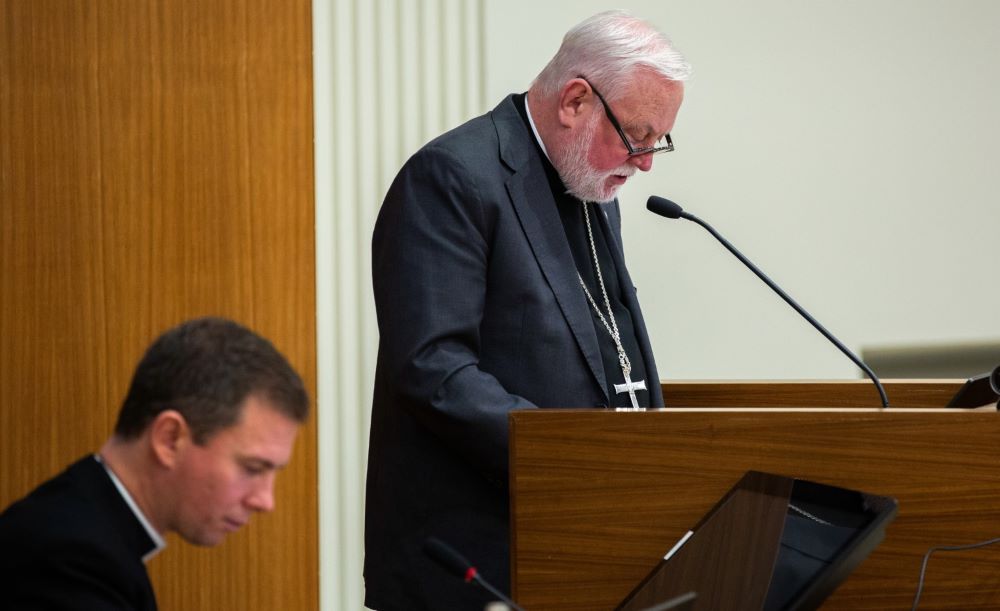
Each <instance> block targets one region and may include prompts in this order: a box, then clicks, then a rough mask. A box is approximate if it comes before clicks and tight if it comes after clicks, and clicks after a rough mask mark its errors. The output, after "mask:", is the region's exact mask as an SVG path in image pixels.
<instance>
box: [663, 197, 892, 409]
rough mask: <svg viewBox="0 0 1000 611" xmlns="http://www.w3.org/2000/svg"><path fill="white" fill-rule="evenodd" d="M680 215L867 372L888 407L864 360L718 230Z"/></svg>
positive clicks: (885, 398) (692, 216) (687, 216)
mask: <svg viewBox="0 0 1000 611" xmlns="http://www.w3.org/2000/svg"><path fill="white" fill-rule="evenodd" d="M681 216H682V217H684V218H686V219H687V220H689V221H693V222H695V223H698V224H699V225H701V226H702V227H704V228H705V229H706V230H707V231H708V232H709V233H711V234H712V235H713V236H715V239H716V240H718V241H719V242H720V243H721V244H722V245H723V246H725V247H726V248H727V249H728V250H729V252H731V253H733V254H734V255H735V256H736V258H737V259H739V260H740V261H742V262H743V264H744V265H746V266H747V267H749V268H750V270H751V271H752V272H753V273H755V274H757V277H758V278H760V279H761V280H763V281H764V282H765V283H766V284H767V286H769V287H771V290H773V291H774V292H775V293H777V294H778V295H779V296H780V297H781V298H782V299H784V300H785V302H786V303H788V305H790V306H792V307H793V308H795V311H796V312H798V313H799V314H801V315H802V317H803V318H805V319H806V320H808V321H809V323H810V324H811V325H812V326H813V327H816V330H817V331H819V332H820V333H822V334H823V335H824V336H825V337H826V338H827V339H828V340H830V341H831V342H833V345H835V346H836V347H837V348H839V349H840V351H841V352H843V353H844V354H845V355H846V356H847V358H849V359H851V360H852V361H854V364H855V365H857V366H858V367H860V368H861V369H862V371H864V372H865V373H866V374H868V377H869V378H870V379H871V381H872V382H874V383H875V388H877V389H878V394H879V397H880V398H881V399H882V407H889V398H888V397H887V396H886V394H885V389H884V388H882V383H881V382H879V379H878V378H877V377H876V376H875V372H873V371H872V370H871V369H870V368H869V367H868V365H866V364H865V363H864V361H862V360H861V359H859V358H858V357H857V356H855V354H854V353H853V352H851V351H850V350H849V349H848V348H847V346H845V345H844V344H842V343H841V342H840V340H839V339H837V338H836V337H834V336H833V334H832V333H830V332H829V331H827V330H826V328H825V327H824V326H823V325H821V324H820V323H819V321H818V320H816V319H815V318H813V317H812V316H811V315H810V314H809V313H808V312H806V311H805V310H804V309H802V306H800V305H799V304H798V303H796V302H795V300H794V299H792V298H791V297H790V296H789V295H788V294H787V293H785V291H783V290H781V287H779V286H778V285H777V284H775V283H774V282H772V281H771V279H770V278H768V277H767V275H766V274H764V272H762V271H761V270H760V269H758V268H757V266H756V265H754V264H753V263H752V262H751V261H750V259H747V258H746V257H744V256H743V253H741V252H740V251H739V250H737V249H736V247H735V246H733V245H732V244H730V243H729V240H727V239H726V238H724V237H722V236H721V235H720V234H719V232H717V231H716V230H715V229H713V228H712V226H711V225H709V224H708V223H706V222H705V221H703V220H701V219H700V218H698V217H696V216H695V215H693V214H689V213H687V212H681Z"/></svg>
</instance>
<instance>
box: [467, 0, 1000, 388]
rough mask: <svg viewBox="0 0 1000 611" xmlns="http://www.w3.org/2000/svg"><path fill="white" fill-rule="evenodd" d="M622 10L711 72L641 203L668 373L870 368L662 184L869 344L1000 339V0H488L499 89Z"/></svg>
mask: <svg viewBox="0 0 1000 611" xmlns="http://www.w3.org/2000/svg"><path fill="white" fill-rule="evenodd" d="M606 8H625V9H627V10H630V11H632V12H633V13H635V14H637V15H639V16H642V17H644V18H647V19H649V20H650V21H652V22H653V23H655V24H657V25H658V26H660V27H661V29H663V30H664V31H666V32H667V33H668V34H669V35H670V36H671V37H672V38H673V40H674V42H675V43H676V44H677V45H678V47H680V49H681V50H682V51H683V52H684V53H685V54H686V55H687V56H688V59H689V60H690V61H691V63H692V64H693V65H694V70H695V73H694V77H693V80H692V81H691V82H690V84H689V86H688V90H687V95H686V101H685V103H684V107H683V108H682V110H681V114H680V117H679V119H678V122H677V125H676V127H675V130H674V135H675V140H676V142H677V147H678V150H677V151H676V152H674V153H669V154H667V155H666V156H664V157H662V158H657V159H656V162H655V164H654V169H653V171H652V172H651V173H650V174H648V175H645V176H641V177H639V179H638V180H635V179H634V182H633V183H632V184H630V185H628V186H627V187H626V188H625V189H624V191H623V192H622V196H621V200H622V204H623V209H624V217H625V218H624V222H625V239H626V248H627V254H628V257H629V264H630V269H631V272H632V276H633V279H634V280H635V282H636V284H637V285H638V286H639V295H640V298H641V300H642V303H643V309H644V311H645V313H646V320H647V323H648V324H649V327H650V332H651V335H652V339H653V345H654V349H655V351H656V355H657V360H658V364H659V366H660V371H661V374H662V375H663V376H664V377H669V378H720V377H721V378H727V377H738V378H744V377H745V378H757V377H767V378H796V377H819V378H827V377H853V376H855V375H856V369H855V368H854V367H853V366H852V365H851V364H850V363H849V362H848V361H847V360H846V359H845V358H844V357H843V356H842V355H841V354H840V353H839V352H838V351H837V350H836V348H834V347H832V346H830V345H829V344H827V343H826V341H825V340H824V339H823V338H822V337H821V336H820V335H819V334H818V333H817V332H816V331H814V330H813V329H812V327H810V326H808V324H807V323H805V322H804V321H801V320H799V319H798V318H797V315H796V314H795V313H794V312H793V311H792V310H791V308H789V307H788V306H787V305H785V304H784V303H783V302H782V301H780V299H779V298H778V297H777V296H776V295H773V294H772V293H771V292H770V290H769V289H767V288H766V287H765V286H764V285H763V284H762V283H761V282H760V281H759V280H757V278H756V277H754V276H753V275H752V274H750V273H749V272H748V271H746V270H745V269H743V268H742V265H741V264H740V263H739V262H738V261H736V260H735V259H733V258H732V257H731V256H730V255H729V254H728V253H726V252H725V251H724V250H723V249H722V247H721V246H720V245H719V244H718V243H716V242H715V240H714V239H713V238H712V237H711V236H710V235H708V234H707V233H705V232H704V231H703V230H701V229H700V228H698V227H697V226H695V225H693V224H691V223H685V222H683V221H666V220H660V219H659V218H657V217H654V216H652V215H651V214H650V213H648V212H647V211H646V210H645V201H646V198H647V197H648V196H649V195H650V194H660V195H664V196H666V197H669V198H671V199H675V200H676V201H677V202H678V203H680V204H681V205H683V206H684V207H685V208H686V209H687V210H688V211H690V212H692V213H694V214H696V215H698V216H699V217H701V218H702V219H704V220H706V221H708V222H709V223H711V224H713V225H714V226H715V227H716V229H718V230H719V231H721V232H722V233H723V234H725V235H726V236H727V237H728V238H729V239H730V241H732V242H733V243H734V244H735V245H736V246H737V247H739V248H741V249H742V250H743V251H744V253H745V254H747V255H748V256H749V257H750V259H752V260H753V261H755V262H756V263H757V264H758V265H760V266H761V267H763V268H764V270H765V272H767V273H768V274H769V275H770V276H771V277H772V278H773V279H774V280H776V281H777V282H779V283H780V284H782V285H783V286H784V288H785V289H786V291H788V292H789V293H790V294H791V295H792V296H793V297H794V298H795V299H797V300H798V301H799V302H800V303H801V304H802V305H803V306H805V307H806V308H807V309H809V310H811V311H812V312H813V314H814V315H815V316H816V317H817V318H819V319H820V320H821V321H822V322H823V323H824V324H825V325H826V326H827V328H829V329H830V330H831V331H833V332H834V333H835V334H837V335H838V336H840V337H841V339H842V340H843V341H844V342H845V343H846V344H847V345H848V346H850V347H851V348H853V349H855V350H860V349H861V348H862V347H864V346H865V345H873V344H878V345H883V344H896V343H903V344H909V343H920V342H939V341H962V340H982V339H997V338H1000V327H998V324H997V323H998V314H1000V308H998V306H1000V282H995V281H994V280H993V278H995V277H996V274H995V273H994V270H995V269H996V267H995V265H996V263H997V262H998V260H1000V254H998V249H997V245H998V244H1000V201H998V196H997V191H998V188H997V187H998V181H1000V146H998V145H1000V121H998V119H997V111H998V109H1000V80H998V78H997V77H998V76H1000V70H998V68H997V61H998V59H1000V25H998V24H1000V2H995V1H992V0H976V1H971V0H954V1H948V2H945V1H931V0H895V1H887V0H868V1H844V0H757V1H755V2H733V1H721V0H712V1H705V0H676V1H669V0H656V1H653V0H647V1H628V2H620V3H618V4H617V6H613V5H608V4H606V3H602V2H594V1H582V2H575V3H572V4H569V3H563V2H538V1H537V0H536V1H533V2H526V1H522V0H504V1H498V0H487V2H486V19H487V23H488V24H489V27H488V28H487V29H486V32H487V40H486V51H485V52H486V74H487V97H488V98H489V99H490V100H491V101H492V100H497V99H499V98H500V97H501V96H502V95H504V94H505V93H507V92H509V91H523V90H524V89H526V88H527V86H528V84H529V83H530V81H531V79H532V77H533V76H534V74H535V73H536V72H537V71H538V70H539V69H540V68H541V66H542V65H543V63H544V61H545V60H546V59H547V58H548V57H549V56H551V54H552V53H553V52H554V51H555V49H556V48H557V46H558V44H559V41H560V39H561V37H562V34H563V33H564V32H565V30H566V29H567V28H568V27H570V26H571V25H572V24H574V23H576V22H578V21H580V20H581V19H583V18H585V17H586V16H588V15H590V14H592V13H595V12H598V11H600V10H604V9H606ZM529 17H530V19H529Z"/></svg>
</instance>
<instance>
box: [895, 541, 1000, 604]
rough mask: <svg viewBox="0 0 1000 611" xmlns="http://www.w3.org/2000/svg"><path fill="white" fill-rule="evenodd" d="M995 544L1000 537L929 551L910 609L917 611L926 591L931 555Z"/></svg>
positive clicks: (935, 547) (921, 568)
mask: <svg viewBox="0 0 1000 611" xmlns="http://www.w3.org/2000/svg"><path fill="white" fill-rule="evenodd" d="M994 543H1000V537H997V538H995V539H989V540H987V541H980V542H979V543H970V544H968V545H937V546H934V547H932V548H930V549H929V550H927V553H926V554H924V561H923V563H922V564H921V565H920V579H919V580H918V581H917V593H916V595H915V596H914V597H913V606H912V607H910V611H916V609H917V606H918V605H919V604H920V594H921V593H922V592H923V589H924V575H925V573H926V572H927V562H928V561H929V560H930V559H931V554H933V553H934V552H960V551H964V550H969V549H978V548H980V547H986V546H988V545H993V544H994Z"/></svg>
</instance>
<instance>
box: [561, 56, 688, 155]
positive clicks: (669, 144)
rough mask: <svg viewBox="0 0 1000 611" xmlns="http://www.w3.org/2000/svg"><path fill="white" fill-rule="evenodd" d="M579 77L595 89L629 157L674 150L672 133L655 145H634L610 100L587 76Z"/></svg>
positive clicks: (664, 136) (595, 93) (665, 135)
mask: <svg viewBox="0 0 1000 611" xmlns="http://www.w3.org/2000/svg"><path fill="white" fill-rule="evenodd" d="M577 78H581V79H583V81H584V82H585V83H587V84H588V85H590V88H591V89H592V90H593V91H594V95H596V96H597V99H598V100H600V101H601V104H602V105H603V106H604V114H605V115H607V117H608V121H611V125H612V126H613V127H614V128H615V131H617V132H618V135H619V136H620V137H621V139H622V142H623V143H624V144H625V148H626V149H628V156H629V157H638V156H639V155H648V154H650V153H653V154H656V153H669V152H670V151H672V150H674V141H673V139H671V138H670V134H664V135H663V136H662V137H661V138H660V139H659V140H657V141H656V143H655V144H653V146H643V147H635V146H632V143H631V142H629V139H628V136H626V135H625V130H623V129H622V126H621V123H619V122H618V119H617V118H615V113H613V112H611V107H610V106H608V102H607V100H605V99H604V96H603V95H601V93H600V92H599V91H598V90H597V88H596V87H594V85H593V84H591V82H590V81H588V80H587V77H585V76H583V75H578V76H577Z"/></svg>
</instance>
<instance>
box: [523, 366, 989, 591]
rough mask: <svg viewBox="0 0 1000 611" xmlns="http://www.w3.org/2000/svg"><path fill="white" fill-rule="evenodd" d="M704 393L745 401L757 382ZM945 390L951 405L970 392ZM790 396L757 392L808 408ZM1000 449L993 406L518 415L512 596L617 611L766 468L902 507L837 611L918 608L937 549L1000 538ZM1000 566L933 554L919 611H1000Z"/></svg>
mask: <svg viewBox="0 0 1000 611" xmlns="http://www.w3.org/2000/svg"><path fill="white" fill-rule="evenodd" d="M699 384H701V385H704V384H714V385H717V386H721V387H719V388H715V389H714V390H711V393H714V394H716V395H717V396H734V395H736V394H739V393H736V392H734V391H738V390H739V389H740V388H741V387H740V385H741V384H744V383H740V382H735V383H725V382H703V383H698V384H696V385H699ZM730 384H732V386H730ZM824 384H826V383H824ZM931 384H932V385H933V384H937V385H938V386H939V390H941V394H942V395H944V394H947V395H949V396H950V394H951V393H953V392H954V390H956V389H957V388H958V386H959V383H958V382H957V381H952V382H940V381H939V382H934V383H931ZM838 385H839V383H837V384H833V392H834V393H835V394H836V393H837V392H838V391H837V386H838ZM847 385H848V386H852V385H853V382H851V383H847ZM916 385H917V386H925V385H924V384H923V383H917V384H916ZM783 387H784V384H783V383H778V384H774V385H771V386H770V387H768V386H767V385H766V384H762V385H760V386H759V387H758V388H757V389H756V392H757V393H758V394H760V395H761V396H770V397H771V401H772V403H773V404H775V405H787V404H789V403H794V402H795V401H794V400H793V399H791V398H789V396H788V395H786V394H783ZM945 389H948V392H945ZM701 390H702V391H703V392H702V394H706V393H709V390H708V389H705V388H703V389H701ZM802 390H803V389H801V388H793V389H792V390H791V391H790V392H791V394H792V395H793V396H795V397H798V396H800V394H801V392H802ZM829 390H830V389H827V391H829ZM897 390H898V389H897ZM924 390H927V388H925V389H924ZM827 391H824V393H819V392H811V391H810V393H811V394H814V395H816V396H821V395H823V394H825V393H826V392H827ZM844 392H847V393H849V392H851V391H850V389H847V390H844ZM873 394H874V393H873ZM889 394H890V399H891V398H892V396H893V393H892V392H891V391H890V393H889ZM898 394H899V393H897V395H898ZM826 396H827V397H829V394H826ZM874 400H875V401H876V402H877V400H878V397H877V394H876V395H874ZM731 402H732V403H735V404H739V403H741V402H743V399H739V400H737V399H733V400H732V401H731ZM939 404H940V403H938V405H939ZM813 405H817V406H818V405H823V401H820V402H819V403H813ZM998 439H1000V415H998V414H997V412H996V411H995V410H994V411H984V410H945V409H939V408H937V407H936V406H934V405H929V406H927V407H926V408H924V409H899V410H892V409H890V410H881V409H849V408H848V409H843V408H839V409H818V408H817V409H813V408H808V407H802V408H798V409H796V408H785V409H775V410H765V409H754V410H744V409H738V408H729V409H702V408H673V409H671V408H668V409H667V410H663V411H648V412H638V413H616V412H613V411H598V410H525V411H519V412H513V413H512V414H511V513H512V517H511V519H512V575H513V582H514V594H515V596H516V599H517V600H518V601H519V602H520V603H522V604H523V605H524V606H525V607H527V608H529V609H609V608H612V607H614V606H615V605H616V604H618V603H619V602H621V600H622V599H623V598H624V597H625V595H626V594H628V592H629V591H631V589H632V588H633V587H634V586H635V584H636V583H637V582H638V581H639V580H640V579H642V578H643V577H644V576H645V575H646V574H647V573H648V571H649V570H650V569H651V568H652V567H653V566H654V565H655V564H656V562H657V561H658V559H659V558H661V557H662V556H663V554H664V553H665V552H666V551H667V550H669V549H670V548H671V547H672V546H673V545H674V543H675V542H676V541H677V540H678V539H679V538H680V537H681V536H682V535H683V534H684V533H685V532H686V531H687V530H688V529H689V528H691V527H692V526H694V525H695V524H696V523H697V522H698V520H699V519H700V518H701V517H702V516H703V515H704V514H705V512H706V511H708V510H709V509H710V508H711V507H712V506H713V505H714V504H715V503H716V502H717V501H718V500H719V498H721V497H722V495H723V494H725V492H726V491H727V490H729V488H730V487H731V486H732V485H733V484H734V483H735V482H736V481H738V480H739V478H740V477H741V476H742V475H743V474H744V473H745V472H746V471H748V470H757V471H763V472H769V473H776V474H779V475H786V476H791V477H797V478H802V479H809V480H814V481H817V482H822V483H827V484H832V485H837V486H842V487H845V488H851V489H857V490H861V491H865V492H870V493H873V494H877V495H884V496H891V497H894V498H896V499H897V500H898V502H899V513H898V516H897V518H896V519H895V521H894V522H893V523H892V524H890V525H889V527H888V530H887V536H886V539H885V541H884V542H883V543H882V544H881V545H880V546H879V547H878V548H877V549H876V550H875V552H874V553H873V554H872V555H871V556H870V557H869V558H868V559H867V560H866V561H865V562H863V563H862V564H861V566H860V567H859V568H858V569H857V570H856V571H855V572H854V573H853V574H852V575H851V576H850V577H849V578H848V580H847V581H846V582H844V584H843V585H842V586H841V587H840V588H839V589H838V590H837V591H836V592H834V594H833V595H832V596H831V597H830V598H829V599H828V601H827V603H826V604H825V605H824V608H826V609H908V608H909V607H910V604H911V603H912V600H913V596H914V593H915V591H916V587H917V577H918V573H919V570H920V563H921V559H922V557H923V554H924V553H925V552H926V551H927V549H928V548H930V547H931V546H936V545H956V544H967V543H973V542H977V541H982V540H986V539H989V538H992V537H997V536H1000V454H998V452H997V447H998V444H997V440H998ZM745 561H746V562H752V561H753V559H751V558H747V559H745ZM998 563H1000V549H998V548H996V547H991V548H984V549H980V550H972V551H968V552H960V553H950V554H940V555H935V556H934V557H933V558H932V560H931V562H930V564H929V568H928V575H927V582H926V586H925V591H924V595H923V599H922V604H921V607H920V608H921V609H945V608H948V609H996V608H1000V571H997V567H998V565H1000V564H998Z"/></svg>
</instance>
